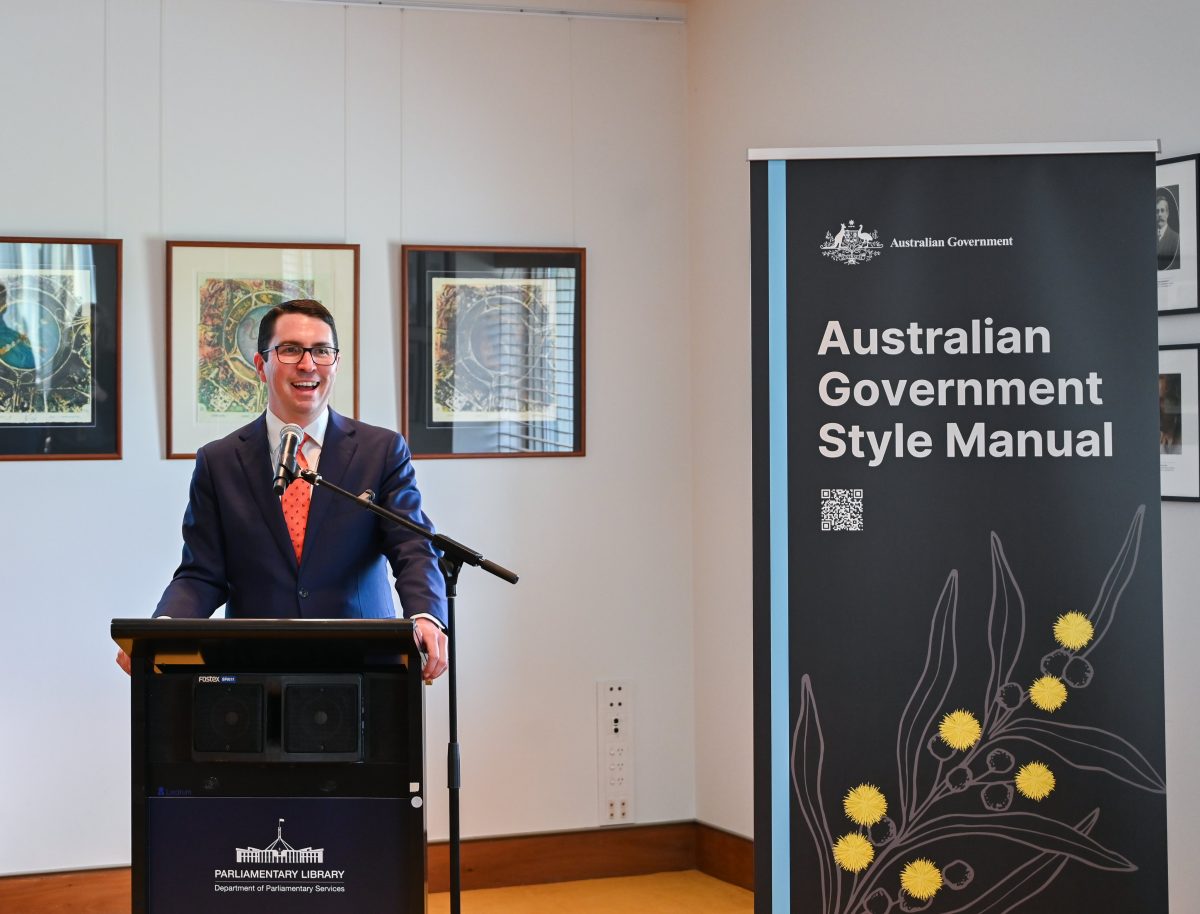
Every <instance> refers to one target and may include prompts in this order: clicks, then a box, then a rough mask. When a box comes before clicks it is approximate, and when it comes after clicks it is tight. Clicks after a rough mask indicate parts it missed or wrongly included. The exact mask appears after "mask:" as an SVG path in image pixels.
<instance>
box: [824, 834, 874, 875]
mask: <svg viewBox="0 0 1200 914" xmlns="http://www.w3.org/2000/svg"><path fill="white" fill-rule="evenodd" d="M833 859H834V862H835V863H837V865H838V866H840V867H841V868H842V869H844V870H846V871H848V872H851V873H861V872H862V871H863V870H865V869H866V868H867V867H868V866H870V865H871V861H872V860H874V859H875V848H873V847H872V846H871V842H870V841H868V840H867V839H866V838H864V837H863V836H862V835H860V834H859V833H858V832H850V833H849V834H846V835H842V836H841V837H840V838H838V839H837V841H835V842H834V843H833Z"/></svg>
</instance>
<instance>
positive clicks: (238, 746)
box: [192, 682, 264, 753]
mask: <svg viewBox="0 0 1200 914" xmlns="http://www.w3.org/2000/svg"><path fill="white" fill-rule="evenodd" d="M263 723H264V714H263V687H262V684H261V683H216V682H198V683H196V685H195V688H194V689H193V691H192V748H193V749H195V751H197V752H238V753H256V752H262V751H263V729H264V728H263Z"/></svg>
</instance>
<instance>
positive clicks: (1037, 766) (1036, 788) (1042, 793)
mask: <svg viewBox="0 0 1200 914" xmlns="http://www.w3.org/2000/svg"><path fill="white" fill-rule="evenodd" d="M1016 787H1017V793H1019V794H1020V795H1021V796H1023V797H1028V798H1029V799H1031V800H1044V799H1046V797H1048V796H1050V791H1052V790H1053V789H1054V772H1053V771H1051V770H1050V769H1049V768H1048V767H1047V766H1046V765H1043V764H1042V763H1041V762H1030V763H1029V764H1027V765H1022V766H1021V767H1020V768H1019V769H1018V770H1017V777H1016Z"/></svg>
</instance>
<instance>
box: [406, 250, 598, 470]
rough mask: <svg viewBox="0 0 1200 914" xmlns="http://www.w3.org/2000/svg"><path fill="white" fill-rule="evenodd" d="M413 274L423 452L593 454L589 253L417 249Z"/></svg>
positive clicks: (411, 360)
mask: <svg viewBox="0 0 1200 914" xmlns="http://www.w3.org/2000/svg"><path fill="white" fill-rule="evenodd" d="M401 274H402V282H401V285H402V287H403V296H402V298H403V300H402V303H401V311H402V317H401V326H402V327H403V333H404V340H403V345H402V351H403V353H404V380H405V384H406V389H405V394H404V397H403V404H404V408H403V418H402V422H401V424H402V427H403V433H404V436H405V437H406V438H407V439H408V444H409V447H410V448H411V449H412V452H413V456H416V457H581V456H583V454H584V415H583V413H584V391H583V386H584V287H585V252H584V249H583V248H519V247H432V246H425V245H405V246H404V248H403V250H402V252H401Z"/></svg>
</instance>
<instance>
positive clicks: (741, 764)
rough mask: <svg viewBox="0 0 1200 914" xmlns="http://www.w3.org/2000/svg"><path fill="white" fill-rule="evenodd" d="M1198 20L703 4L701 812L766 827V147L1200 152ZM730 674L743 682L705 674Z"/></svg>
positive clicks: (1194, 677)
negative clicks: (1055, 143) (1114, 143)
mask: <svg viewBox="0 0 1200 914" xmlns="http://www.w3.org/2000/svg"><path fill="white" fill-rule="evenodd" d="M1198 32H1200V7H1198V6H1197V5H1196V4H1195V3H1194V2H1184V0H1153V2H1144V3H1131V2H1126V0H1093V2H1088V3H1084V2H1060V3H1044V2H1033V0H1014V2H1008V3H988V4H984V3H978V2H961V0H960V2H951V0H908V2H904V3H879V2H876V0H841V2H838V3H816V2H797V0H739V2H738V3H736V4H734V3H728V2H722V0H692V2H690V3H689V4H688V60H689V69H688V73H689V134H688V144H689V170H690V173H689V184H688V203H689V208H690V226H691V230H690V236H689V237H690V252H689V256H690V262H691V269H690V288H691V290H692V293H691V305H692V310H691V318H692V333H693V354H692V359H693V365H694V366H696V370H694V372H693V375H692V404H693V408H692V416H693V425H692V440H693V460H694V465H693V474H694V475H693V478H694V483H695V493H696V494H695V499H694V505H695V510H694V515H693V521H694V524H695V528H696V531H697V532H696V534H695V543H696V548H695V552H694V555H693V567H694V569H695V571H694V578H693V589H694V592H695V601H696V619H695V626H696V670H697V674H696V707H697V734H696V739H697V749H696V789H697V816H698V818H700V819H701V820H703V821H708V822H712V823H714V824H717V825H721V826H724V827H725V828H728V829H731V830H733V831H737V832H740V833H742V834H746V835H749V834H751V832H752V828H753V822H752V803H751V791H752V776H751V753H750V745H751V721H750V711H751V706H752V695H751V684H750V677H749V675H748V670H749V668H750V656H751V655H750V639H749V630H750V628H749V627H750V618H751V607H750V599H751V591H750V579H751V569H750V543H749V538H750V505H749V491H750V454H749V447H748V442H749V435H750V415H749V410H748V404H749V402H750V340H749V304H748V297H749V296H748V288H749V245H748V239H747V229H746V226H747V224H748V219H749V170H748V167H747V165H746V162H745V155H746V150H747V149H748V148H752V147H753V148H765V147H787V146H867V145H901V144H927V143H928V144H950V143H996V142H1038V141H1052V140H1062V141H1071V140H1076V141H1094V140H1129V139H1154V138H1161V139H1162V145H1163V154H1164V155H1182V154H1185V153H1189V152H1200V121H1198V120H1197V119H1196V118H1195V105H1194V103H1193V101H1192V99H1191V96H1192V94H1193V93H1192V91H1191V88H1190V87H1192V86H1195V85H1196V84H1197V83H1198V82H1200V59H1197V57H1196V55H1195V53H1194V50H1193V45H1194V40H1195V35H1196V34H1197V33H1198ZM1147 213H1149V209H1147ZM1148 219H1149V217H1148V216H1147V220H1148ZM1147 226H1149V221H1147ZM1160 334H1161V337H1162V342H1163V343H1169V342H1191V343H1196V342H1200V316H1196V315H1193V316H1186V317H1185V316H1178V317H1172V318H1166V319H1163V320H1161V321H1160ZM1163 533H1164V536H1163V540H1164V558H1163V571H1164V578H1165V581H1164V583H1165V588H1164V589H1165V604H1166V605H1165V609H1164V613H1165V630H1166V651H1167V653H1166V678H1167V682H1166V688H1167V779H1168V784H1169V791H1170V794H1169V796H1170V805H1169V840H1170V842H1171V851H1170V855H1171V858H1170V867H1171V899H1172V909H1173V910H1175V911H1179V912H1183V911H1190V910H1194V909H1195V899H1196V898H1198V897H1200V872H1198V871H1197V869H1196V867H1195V866H1194V864H1193V862H1192V860H1193V857H1194V856H1195V855H1194V852H1193V849H1194V848H1195V847H1196V846H1197V843H1200V788H1198V787H1197V784H1196V780H1195V778H1194V777H1193V769H1194V768H1195V767H1196V764H1197V762H1198V761H1200V726H1198V725H1197V719H1196V714H1195V711H1194V707H1193V705H1194V700H1193V698H1192V696H1194V695H1195V694H1197V692H1198V691H1200V671H1198V670H1197V667H1196V665H1195V664H1194V663H1193V662H1192V654H1193V645H1194V644H1195V642H1196V640H1197V638H1198V636H1200V623H1198V622H1197V620H1196V616H1195V613H1194V609H1195V606H1196V596H1195V595H1196V593H1197V591H1198V590H1200V571H1198V570H1197V569H1198V566H1200V563H1197V562H1196V561H1195V557H1194V556H1195V550H1196V543H1197V541H1198V540H1200V506H1197V505H1195V504H1180V503H1166V504H1164V505H1163ZM1147 610H1151V608H1149V607H1148V608H1147ZM731 632H732V633H743V634H744V635H745V637H736V635H735V636H732V637H731ZM726 667H728V668H732V669H733V670H735V671H737V672H738V675H736V676H734V677H732V678H716V677H707V676H705V675H703V674H702V671H705V670H713V669H718V668H726ZM743 674H745V675H743ZM1189 900H1190V901H1189Z"/></svg>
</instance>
